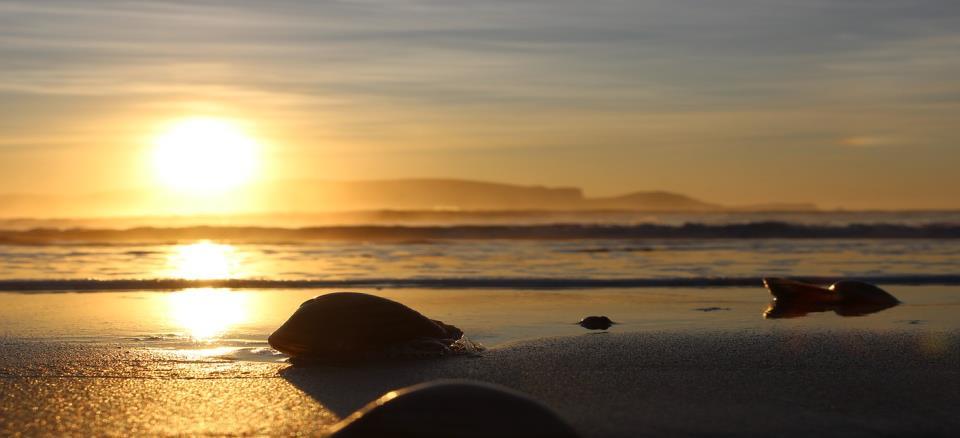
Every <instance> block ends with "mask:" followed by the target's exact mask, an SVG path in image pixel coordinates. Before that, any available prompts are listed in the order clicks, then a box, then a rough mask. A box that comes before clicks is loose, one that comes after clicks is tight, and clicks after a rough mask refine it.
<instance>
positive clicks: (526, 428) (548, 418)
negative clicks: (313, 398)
mask: <svg viewBox="0 0 960 438" xmlns="http://www.w3.org/2000/svg"><path fill="white" fill-rule="evenodd" d="M331 431H332V432H334V433H333V434H332V435H331V438H356V437H386V436H392V437H425V438H432V437H437V438H439V437H463V438H473V437H477V438H480V437H483V438H487V437H555V438H574V437H577V436H578V435H577V433H576V432H575V431H574V430H573V428H571V427H570V426H569V425H568V424H567V423H566V422H565V421H563V419H561V418H560V417H559V416H557V414H555V413H554V412H553V411H552V410H550V408H548V407H546V406H545V405H543V404H542V403H540V402H538V401H536V400H534V399H532V398H530V397H528V396H526V395H524V394H521V393H519V392H516V391H513V390H511V389H507V388H504V387H502V386H498V385H493V384H489V383H481V382H471V381H465V380H440V381H435V382H428V383H423V384H419V385H415V386H411V387H408V388H403V389H398V390H395V391H390V392H388V393H386V394H385V395H383V396H382V397H380V398H379V399H377V400H374V401H373V402H371V403H370V404H368V405H367V406H365V407H363V408H361V409H360V410H358V411H357V412H354V413H353V414H351V415H350V416H349V417H347V418H346V419H344V420H343V421H342V422H340V423H338V424H337V425H335V426H334V427H333V429H332V430H331Z"/></svg>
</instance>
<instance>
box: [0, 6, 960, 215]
mask: <svg viewBox="0 0 960 438" xmlns="http://www.w3.org/2000/svg"><path fill="white" fill-rule="evenodd" d="M189 117H212V118H218V119H223V120H230V121H232V123H233V122H235V123H236V124H237V125H238V126H242V127H243V130H244V132H245V133H246V134H245V135H249V136H250V137H251V138H253V139H255V140H256V141H257V142H258V144H259V145H260V150H259V153H260V155H259V158H258V159H259V160H260V165H259V168H258V169H259V170H258V172H259V173H258V174H257V175H258V176H257V178H260V179H262V180H271V179H288V178H291V179H301V178H317V179H346V180H364V179H392V178H409V177H454V178H465V179H479V180H489V181H501V182H509V183H518V184H543V185H551V186H579V187H582V188H583V189H584V190H585V192H586V193H587V195H590V196H602V195H611V194H619V193H624V192H629V191H635V190H669V191H675V192H680V193H685V194H688V195H691V196H695V197H698V198H701V199H704V200H708V201H711V202H719V203H726V204H754V203H767V202H815V203H817V204H819V205H820V206H821V207H826V208H836V207H845V208H887V209H895V208H960V172H957V170H956V169H957V167H958V165H960V129H957V124H958V122H960V2H957V1H956V0H911V1H903V0H897V1H893V0H804V1H795V0H716V1H703V0H698V1H693V0H649V1H648V0H635V1H626V0H622V1H621V0H594V1H589V2H588V1H570V0H504V1H500V0H484V1H480V0H449V1H438V0H432V1H425V0H358V1H322V0H319V1H306V0H302V1H300V0H277V1H270V2H263V1H253V0H249V1H245V0H237V1H107V0H69V1H59V0H43V1H35V0H29V1H11V0H0V193H84V192H98V191H111V190H123V189H130V188H141V187H155V188H157V189H158V190H159V188H158V187H159V186H158V184H160V183H158V182H157V178H156V177H155V176H154V175H153V173H152V171H151V162H150V161H151V158H150V157H151V156H152V155H151V148H152V147H154V146H155V145H154V142H152V141H153V139H155V138H157V137H158V136H159V135H162V131H163V129H165V128H164V126H169V124H170V123H172V122H171V121H175V120H179V119H184V118H189Z"/></svg>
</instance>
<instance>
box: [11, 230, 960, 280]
mask: <svg viewBox="0 0 960 438" xmlns="http://www.w3.org/2000/svg"><path fill="white" fill-rule="evenodd" d="M418 217H421V216H418ZM391 218H392V219H394V220H395V222H390V223H375V224H333V225H323V226H313V227H304V226H300V227H274V226H264V225H255V226H254V225H228V226H224V225H217V226H197V225H186V226H178V227H160V226H155V225H154V226H146V225H143V224H139V225H138V226H135V227H128V228H120V227H117V228H105V227H102V225H103V224H98V225H101V226H100V227H77V226H70V227H63V226H61V227H50V226H43V225H49V224H43V223H40V222H37V223H33V224H32V225H34V227H32V228H31V227H28V225H30V223H29V222H24V221H18V222H16V223H15V225H16V226H13V224H14V223H13V222H8V223H7V224H8V225H9V226H8V227H7V229H6V230H0V289H2V290H74V289H77V290H90V289H96V290H110V289H130V288H136V289H168V288H177V287H185V286H190V285H193V284H197V283H204V282H207V283H209V282H211V281H214V280H215V281H219V283H218V284H224V285H228V286H229V287H232V288H244V287H255V288H270V287H282V288H298V287H336V286H339V287H358V286H359V287H366V286H380V287H436V288H448V287H449V288H464V287H466V288H480V287H482V288H563V287H576V288H590V287H644V286H656V287H671V286H678V287H679V286H739V285H747V284H754V283H755V282H756V281H757V279H759V278H761V277H767V276H779V277H801V278H809V279H824V280H828V279H837V278H848V279H849V278H856V279H861V280H865V281H877V282H886V283H896V284H927V283H935V284H960V269H958V267H960V213H957V212H908V213H895V212H873V213H870V212H867V213H850V212H836V213H808V214H801V213H782V214H772V213H767V214H758V213H743V214H739V215H738V214H703V215H690V214H684V215H679V214H676V215H659V216H650V215H642V216H639V215H636V216H623V215H622V214H621V215H616V214H607V215H606V216H603V217H601V216H598V215H597V214H596V213H594V214H592V215H588V216H581V217H576V216H563V217H562V219H564V220H567V221H570V220H577V219H579V220H581V222H565V223H548V221H549V219H551V218H553V219H557V218H556V217H551V216H547V217H537V216H533V215H524V216H522V217H516V218H514V219H515V220H516V222H517V223H509V224H506V223H494V224H485V223H475V222H474V223H469V222H466V223H465V222H464V221H469V220H476V215H475V214H464V215H463V220H462V221H461V222H457V221H456V217H453V220H451V218H450V217H446V218H445V220H446V221H447V222H445V223H442V224H441V223H419V222H415V223H411V222H409V221H408V222H403V221H402V220H403V219H404V218H403V217H402V216H397V215H393V216H391ZM397 219H400V221H399V222H397V221H396V220H397ZM584 219H589V220H590V222H586V221H584ZM2 225H3V224H0V226H2Z"/></svg>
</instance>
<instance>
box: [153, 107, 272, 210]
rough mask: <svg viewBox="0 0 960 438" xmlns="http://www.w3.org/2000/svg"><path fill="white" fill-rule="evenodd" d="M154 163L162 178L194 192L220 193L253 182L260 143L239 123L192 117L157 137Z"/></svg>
mask: <svg viewBox="0 0 960 438" xmlns="http://www.w3.org/2000/svg"><path fill="white" fill-rule="evenodd" d="M152 143H153V166H154V170H155V171H156V175H157V177H158V179H159V180H160V182H161V183H162V184H163V185H164V186H166V187H168V188H171V189H174V190H177V191H180V192H190V193H217V192H222V191H226V190H229V189H233V188H236V187H238V186H241V185H243V184H245V183H248V182H250V181H251V180H252V179H253V177H254V175H255V173H256V171H257V168H258V167H259V150H258V149H259V145H258V144H257V142H256V141H255V140H254V139H253V138H252V137H250V136H249V135H247V134H246V133H245V132H244V131H243V130H242V129H241V128H240V127H239V126H238V125H237V124H236V123H233V122H230V121H227V120H223V119H215V118H191V119H185V120H181V121H178V122H175V123H173V124H172V125H171V126H169V127H168V128H167V129H166V130H164V131H163V132H161V133H160V134H159V135H158V136H156V137H155V138H154V139H153V142H152Z"/></svg>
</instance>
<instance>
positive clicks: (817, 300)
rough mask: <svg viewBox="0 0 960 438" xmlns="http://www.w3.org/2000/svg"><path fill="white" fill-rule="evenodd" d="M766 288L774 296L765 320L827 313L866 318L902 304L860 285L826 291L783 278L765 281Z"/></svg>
mask: <svg viewBox="0 0 960 438" xmlns="http://www.w3.org/2000/svg"><path fill="white" fill-rule="evenodd" d="M763 285H764V286H765V287H766V288H767V290H769V291H770V294H771V295H773V301H771V302H770V305H769V306H767V309H766V310H765V311H764V312H763V316H764V317H765V318H796V317H800V316H805V315H807V314H808V313H813V312H828V311H833V312H834V313H836V314H837V315H840V316H863V315H869V314H871V313H876V312H879V311H881V310H885V309H889V308H891V307H894V306H896V305H898V304H900V301H899V300H898V299H897V298H896V297H894V296H893V295H891V294H889V293H888V292H886V291H884V290H883V289H880V288H879V287H877V286H874V285H872V284H869V283H864V282H860V281H848V280H844V281H838V282H836V283H834V284H832V285H830V287H827V288H825V287H820V286H817V285H813V284H808V283H802V282H799V281H794V280H787V279H784V278H764V279H763Z"/></svg>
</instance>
